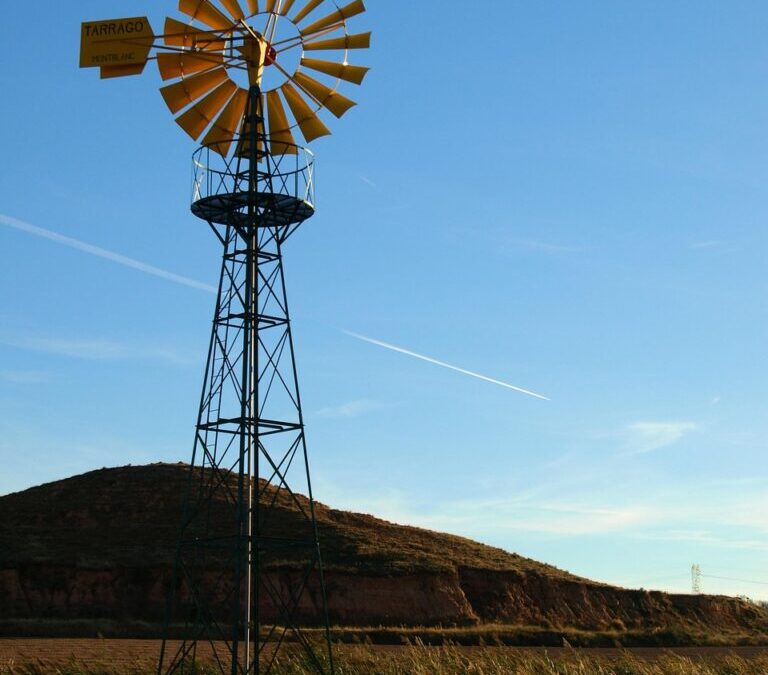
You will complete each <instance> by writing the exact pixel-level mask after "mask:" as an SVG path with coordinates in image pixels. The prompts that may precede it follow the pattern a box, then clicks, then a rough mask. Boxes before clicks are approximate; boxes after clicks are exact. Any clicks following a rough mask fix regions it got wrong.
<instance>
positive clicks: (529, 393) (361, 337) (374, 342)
mask: <svg viewBox="0 0 768 675" xmlns="http://www.w3.org/2000/svg"><path fill="white" fill-rule="evenodd" d="M343 332H344V334H345V335H349V336H350V337H353V338H355V339H357V340H362V341H363V342H368V343H370V344H372V345H376V346H378V347H384V349H389V350H391V351H393V352H398V353H399V354H405V355H406V356H412V357H413V358H415V359H421V360H422V361H426V362H427V363H432V364H434V365H436V366H441V367H442V368H448V369H449V370H455V371H456V372H457V373H461V374H462V375H469V376H470V377H476V378H477V379H478V380H484V381H485V382H490V383H491V384H498V385H499V386H500V387H506V388H507V389H512V390H513V391H517V392H520V393H521V394H526V395H527V396H533V397H534V398H540V399H541V400H543V401H549V400H550V399H549V398H547V397H546V396H542V395H541V394H537V393H535V392H533V391H528V390H527V389H521V388H520V387H516V386H514V385H512V384H509V383H507V382H502V381H501V380H494V379H493V378H492V377H486V376H485V375H480V373H473V372H472V371H471V370H465V369H464V368H459V367H458V366H452V365H451V364H450V363H445V362H443V361H438V360H437V359H433V358H431V357H429V356H424V355H423V354H417V353H416V352H412V351H410V350H409V349H403V348H402V347H397V346H395V345H391V344H388V343H387V342H382V341H381V340H374V339H373V338H369V337H366V336H365V335H359V334H358V333H352V332H350V331H348V330H345V331H343Z"/></svg>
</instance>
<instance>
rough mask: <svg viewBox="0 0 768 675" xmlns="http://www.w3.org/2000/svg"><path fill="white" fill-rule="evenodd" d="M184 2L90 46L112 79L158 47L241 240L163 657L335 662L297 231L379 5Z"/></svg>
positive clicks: (215, 339) (197, 199)
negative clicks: (353, 22)
mask: <svg viewBox="0 0 768 675" xmlns="http://www.w3.org/2000/svg"><path fill="white" fill-rule="evenodd" d="M178 9H179V12H180V16H179V17H178V18H173V17H168V18H166V20H165V23H164V25H163V30H162V32H161V33H160V34H156V33H155V31H154V30H153V29H152V26H151V24H150V21H149V20H148V19H147V17H131V18H126V19H110V20H104V21H90V22H86V23H83V24H82V28H81V50H80V65H81V67H83V68H98V69H99V72H100V74H101V77H102V78H103V79H109V78H121V77H127V76H134V75H139V74H141V73H143V72H144V70H145V69H146V65H147V63H148V62H149V61H155V62H156V64H157V68H158V73H159V75H160V79H161V80H162V81H163V83H162V85H161V87H160V94H161V96H162V98H163V100H164V102H165V104H166V105H167V107H168V109H169V110H170V112H171V113H172V115H173V117H174V120H175V122H176V124H178V126H179V127H181V129H182V130H183V131H184V132H185V133H186V134H187V135H189V136H190V137H191V138H192V139H193V140H194V141H197V142H198V148H197V150H196V151H195V152H194V155H193V174H194V177H193V188H192V189H193V195H192V206H191V210H192V213H193V214H194V215H195V216H197V217H198V218H200V219H202V220H203V221H205V222H206V223H207V224H208V225H209V226H210V228H211V230H212V231H213V233H214V234H215V236H216V239H217V240H218V242H219V244H221V247H222V253H223V255H222V258H221V268H220V275H219V283H218V296H217V300H216V306H215V311H214V319H213V326H212V331H211V337H210V342H209V348H208V358H207V362H206V368H205V376H204V382H203V387H202V393H201V398H200V406H199V409H198V417H197V423H196V426H195V440H194V444H193V452H192V461H191V467H190V471H189V476H188V485H187V489H186V494H185V496H184V500H183V501H184V513H183V517H182V523H181V528H180V536H179V538H178V545H177V552H176V562H175V567H174V571H173V574H172V575H169V576H168V578H167V579H166V580H165V582H166V586H167V589H168V610H167V616H166V631H165V636H166V639H164V640H163V643H162V645H163V646H162V650H161V654H160V660H159V665H158V671H157V672H158V674H159V675H169V674H171V673H197V672H200V666H201V665H202V662H203V661H205V663H206V664H208V665H209V666H211V667H212V668H213V669H214V671H215V672H220V673H222V674H224V673H226V674H227V675H250V674H253V675H268V674H269V673H273V672H275V671H276V669H277V668H278V667H279V660H278V655H279V654H280V653H282V652H284V651H285V650H293V651H294V652H297V653H298V654H299V657H300V658H301V659H302V663H303V664H305V667H306V668H309V669H310V670H311V671H313V672H316V673H322V674H323V675H333V673H334V661H333V650H332V648H331V639H330V627H329V625H330V624H329V613H328V593H329V587H328V586H327V585H326V581H325V576H324V571H323V565H322V558H321V548H320V543H321V540H320V537H319V528H318V522H317V517H316V515H317V513H316V505H315V501H314V497H313V492H312V482H311V479H310V471H309V460H308V455H307V444H306V437H305V430H304V415H303V411H302V405H301V397H300V394H299V381H298V374H297V368H296V360H295V353H294V338H293V332H292V328H291V321H290V314H289V310H288V300H287V292H286V284H285V274H284V267H283V246H284V244H285V242H286V241H287V240H288V238H289V237H290V236H291V235H292V234H293V233H294V232H295V231H296V230H297V229H298V228H299V226H300V225H301V224H302V223H304V222H305V221H306V220H307V219H308V218H310V217H311V216H312V215H313V214H314V212H315V206H314V204H315V198H314V187H315V179H314V175H315V174H314V158H313V155H312V153H311V152H310V151H309V150H308V149H307V148H306V147H302V145H301V144H300V142H302V141H303V142H304V143H306V144H308V143H311V142H312V141H314V140H315V139H317V138H320V137H322V136H327V135H329V134H330V133H331V131H330V129H329V127H328V126H327V125H328V124H330V123H331V122H332V119H331V118H334V117H335V118H341V117H342V116H343V115H344V114H345V113H347V112H348V111H349V110H350V109H351V108H352V107H354V106H355V105H356V104H355V102H354V101H353V100H352V99H350V98H347V97H346V96H345V95H344V94H343V93H341V91H340V89H341V88H342V85H344V84H345V83H349V84H356V85H359V84H361V83H362V82H363V80H364V78H365V76H366V74H367V72H368V68H365V67H363V66H358V65H351V64H350V63H349V62H348V57H349V54H350V52H358V51H360V50H364V49H367V48H368V47H369V46H370V42H371V33H369V32H368V33H351V32H350V31H349V30H348V22H349V20H350V19H352V18H353V17H356V16H358V15H360V14H362V13H363V12H364V11H365V6H364V4H363V2H362V0H353V1H352V2H349V3H348V4H344V5H339V4H336V2H334V0H298V1H297V0H180V1H179V4H178ZM308 54H310V55H308ZM307 627H314V628H317V629H320V630H319V632H316V633H309V632H308V631H307ZM171 633H173V634H175V635H180V637H181V639H180V640H177V641H171V640H169V639H168V638H169V636H170V635H171ZM313 634H314V635H315V636H317V635H322V637H321V638H319V639H318V638H316V637H315V638H312V637H311V635H313ZM206 672H207V671H206Z"/></svg>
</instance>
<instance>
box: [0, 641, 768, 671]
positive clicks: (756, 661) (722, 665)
mask: <svg viewBox="0 0 768 675" xmlns="http://www.w3.org/2000/svg"><path fill="white" fill-rule="evenodd" d="M323 665H325V666H326V667H327V663H324V664H323ZM335 665H336V675H767V674H768V654H766V656H757V657H755V658H748V659H747V658H741V657H739V656H736V655H717V656H711V657H707V656H702V657H684V656H678V655H674V654H672V653H661V654H660V655H659V656H658V658H654V659H653V660H645V659H641V658H638V657H637V656H633V655H632V654H630V653H628V652H626V653H620V654H612V655H609V656H601V655H596V654H595V653H594V652H590V653H582V652H579V651H578V650H573V652H565V653H563V652H559V653H557V654H556V655H549V654H547V653H546V652H534V651H519V650H511V649H503V648H502V649H500V648H495V647H488V648H478V649H463V648H460V647H453V646H448V647H426V646H424V645H421V644H416V645H412V646H410V647H405V648H402V649H391V650H382V649H377V648H374V647H369V646H365V645H361V646H357V647H349V648H344V649H343V650H339V651H338V653H337V654H336V656H335ZM186 672H187V673H196V674H197V675H210V674H212V673H214V672H217V671H214V670H212V669H210V667H208V666H200V667H199V668H196V669H193V670H188V671H186ZM270 672H271V673H274V675H316V673H317V670H316V669H315V668H313V667H312V666H311V664H310V663H309V662H308V661H307V658H306V657H305V656H304V655H302V654H297V653H293V654H289V653H288V654H281V655H280V658H279V659H278V660H277V661H276V662H275V663H274V664H273V669H272V670H271V671H270ZM153 673H154V670H153V669H152V668H150V667H147V666H146V665H144V666H139V665H135V666H121V667H113V666H110V665H109V664H101V665H84V664H81V663H78V662H77V661H70V662H68V663H46V662H45V660H44V659H39V660H37V661H36V662H28V663H23V664H22V663H12V662H10V663H4V664H2V663H0V675H49V674H52V675H153Z"/></svg>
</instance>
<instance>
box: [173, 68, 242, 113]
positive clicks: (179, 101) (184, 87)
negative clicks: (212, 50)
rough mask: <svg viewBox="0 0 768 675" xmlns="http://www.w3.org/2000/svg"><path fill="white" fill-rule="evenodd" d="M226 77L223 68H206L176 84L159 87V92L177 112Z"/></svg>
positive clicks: (174, 111)
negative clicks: (202, 71)
mask: <svg viewBox="0 0 768 675" xmlns="http://www.w3.org/2000/svg"><path fill="white" fill-rule="evenodd" d="M228 79H229V75H227V71H226V69H225V68H216V69H215V70H206V71H205V72H204V73H198V74H197V75H193V76H192V77H185V78H184V79H183V80H181V81H180V82H177V83H176V84H170V85H168V86H167V87H163V88H162V89H160V93H161V94H162V95H163V98H164V99H165V104H166V105H167V106H168V107H169V108H170V110H171V112H172V113H177V112H179V110H181V109H182V108H184V107H186V106H187V105H189V104H190V103H193V102H194V101H196V100H197V99H199V98H200V97H201V96H204V95H205V94H207V93H208V92H209V91H211V89H213V88H214V87H218V86H219V85H220V84H221V83H222V82H225V81H226V80H228Z"/></svg>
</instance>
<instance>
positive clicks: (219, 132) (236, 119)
mask: <svg viewBox="0 0 768 675" xmlns="http://www.w3.org/2000/svg"><path fill="white" fill-rule="evenodd" d="M247 105H248V92H247V91H246V90H245V89H238V90H237V93H236V94H235V95H234V96H233V97H232V100H230V102H229V103H227V107H226V108H224V110H223V111H222V113H221V115H219V116H218V118H217V119H216V121H215V122H214V123H213V126H212V127H211V128H210V129H209V130H208V133H207V134H206V135H205V138H204V139H203V144H204V145H207V146H209V147H210V148H211V149H212V150H213V151H214V152H218V153H219V154H220V155H221V156H222V157H226V156H227V153H228V152H229V148H230V147H231V145H232V141H233V140H234V138H235V136H236V135H237V133H238V130H239V129H240V125H241V124H242V123H243V115H245V108H246V106H247Z"/></svg>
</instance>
